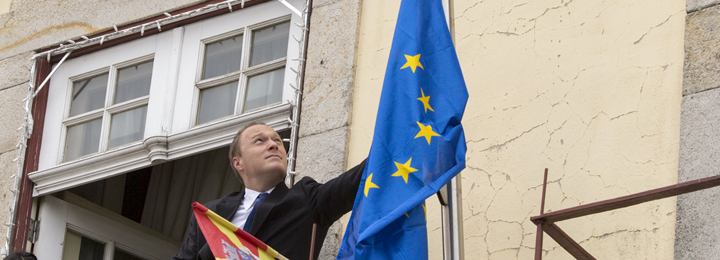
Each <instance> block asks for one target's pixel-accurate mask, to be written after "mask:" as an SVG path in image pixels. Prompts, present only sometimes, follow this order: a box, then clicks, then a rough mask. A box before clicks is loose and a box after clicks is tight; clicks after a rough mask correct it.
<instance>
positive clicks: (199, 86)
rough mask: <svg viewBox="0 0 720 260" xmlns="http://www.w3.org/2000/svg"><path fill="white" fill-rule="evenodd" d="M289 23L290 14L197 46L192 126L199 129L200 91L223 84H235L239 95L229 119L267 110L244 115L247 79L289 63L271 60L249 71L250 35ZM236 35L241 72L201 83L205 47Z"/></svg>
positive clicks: (289, 38) (252, 25)
mask: <svg viewBox="0 0 720 260" xmlns="http://www.w3.org/2000/svg"><path fill="white" fill-rule="evenodd" d="M290 19H291V16H290V14H288V15H284V16H280V17H276V18H273V19H270V20H267V21H262V22H259V23H256V24H251V25H248V26H246V27H244V28H240V29H236V30H232V31H229V32H226V33H222V34H219V35H215V36H211V37H208V38H205V39H201V40H200V46H199V47H200V48H199V50H198V60H197V64H198V66H195V68H196V72H195V91H194V93H193V103H192V117H191V118H190V125H191V126H195V125H198V124H197V118H198V113H199V111H200V109H199V105H200V91H202V90H205V89H209V88H212V87H216V86H220V85H222V84H227V83H230V82H233V81H237V82H238V91H237V95H236V96H235V100H236V102H235V107H234V109H233V115H232V116H237V115H240V114H241V113H243V112H250V111H253V110H260V109H262V108H264V107H268V106H264V107H261V108H257V109H252V110H250V111H244V107H245V91H246V89H247V83H248V79H249V78H250V77H252V76H256V75H260V74H262V73H265V72H269V71H272V70H275V69H279V68H282V67H285V66H286V64H287V61H288V59H287V56H285V57H283V58H279V59H275V60H271V61H268V62H265V63H262V64H258V65H255V66H252V67H250V56H251V55H250V54H251V52H252V40H253V39H252V34H253V31H255V30H258V29H263V28H265V27H268V26H272V25H275V24H280V23H284V22H290ZM291 29H292V24H291ZM239 35H242V36H243V43H242V49H243V50H242V53H243V55H242V58H241V59H242V61H241V62H240V68H239V69H238V71H236V72H232V73H229V74H225V75H220V76H217V77H213V78H209V79H202V74H203V65H204V64H203V62H204V60H205V49H206V48H205V47H206V46H207V44H209V43H213V42H216V41H219V40H223V39H227V38H230V37H234V36H239ZM291 40H292V37H291V36H290V35H288V41H291ZM288 49H289V46H288ZM289 54H290V52H288V53H286V55H289ZM285 68H287V67H285ZM286 76H288V75H287V70H286ZM293 80H294V79H293ZM289 82H292V81H288V79H287V78H286V79H285V83H283V84H285V85H287V83H289ZM283 92H284V93H285V92H286V91H283ZM287 99H289V98H285V99H283V100H287ZM282 102H283V101H281V103H282ZM270 106H272V105H270ZM217 120H218V119H214V120H211V121H210V122H208V123H211V122H214V121H217ZM204 124H207V123H204Z"/></svg>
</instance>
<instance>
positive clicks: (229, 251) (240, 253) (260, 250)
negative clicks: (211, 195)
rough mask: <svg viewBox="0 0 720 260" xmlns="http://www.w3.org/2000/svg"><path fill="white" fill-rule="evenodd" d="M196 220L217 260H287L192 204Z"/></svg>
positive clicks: (205, 209)
mask: <svg viewBox="0 0 720 260" xmlns="http://www.w3.org/2000/svg"><path fill="white" fill-rule="evenodd" d="M192 206H193V212H194V213H195V219H197V223H198V226H200V230H201V231H202V233H203V235H205V239H206V240H207V243H208V246H209V247H210V250H211V251H212V253H213V255H214V256H215V259H217V260H226V259H227V260H273V259H280V260H287V258H285V257H284V256H282V255H281V254H279V253H278V252H277V251H275V249H272V248H271V247H269V246H268V245H267V244H265V243H263V242H262V241H260V240H259V239H257V238H255V237H254V236H252V235H250V234H248V233H247V232H245V230H242V229H240V228H238V227H236V226H235V225H233V224H232V223H230V221H228V220H227V219H224V218H223V217H221V216H219V215H218V214H216V213H215V212H212V210H209V209H208V208H206V207H205V206H203V205H202V204H200V203H197V202H194V203H193V204H192Z"/></svg>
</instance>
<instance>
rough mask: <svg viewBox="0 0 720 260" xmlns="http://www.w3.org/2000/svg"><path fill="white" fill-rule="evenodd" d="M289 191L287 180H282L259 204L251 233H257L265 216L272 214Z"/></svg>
mask: <svg viewBox="0 0 720 260" xmlns="http://www.w3.org/2000/svg"><path fill="white" fill-rule="evenodd" d="M288 191H289V189H288V187H287V186H285V182H281V183H280V184H278V185H277V186H275V189H274V190H273V191H272V192H271V193H270V194H269V195H268V196H267V197H266V198H265V199H264V200H262V201H261V202H260V204H259V205H257V207H258V208H257V210H256V211H255V220H253V223H252V226H251V227H250V234H252V235H256V234H257V232H258V230H259V229H260V226H262V223H263V222H265V218H267V216H268V215H269V214H270V210H272V209H273V208H274V207H275V205H277V204H279V203H280V201H282V199H283V198H284V197H285V194H287V193H288Z"/></svg>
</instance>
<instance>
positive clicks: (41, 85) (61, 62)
mask: <svg viewBox="0 0 720 260" xmlns="http://www.w3.org/2000/svg"><path fill="white" fill-rule="evenodd" d="M71 53H72V51H69V52H67V53H65V56H63V57H62V59H61V60H60V62H58V64H57V65H55V68H53V69H52V71H50V74H48V76H47V77H45V79H44V80H43V82H42V83H40V86H39V87H38V88H37V90H35V93H34V94H33V95H32V97H33V98H35V96H37V94H38V93H40V90H42V88H43V87H44V86H45V84H47V82H48V80H50V77H52V75H53V74H55V71H56V70H57V69H58V68H60V65H62V64H63V62H65V59H67V57H68V56H70V54H71Z"/></svg>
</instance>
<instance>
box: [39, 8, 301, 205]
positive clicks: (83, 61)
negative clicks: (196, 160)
mask: <svg viewBox="0 0 720 260" xmlns="http://www.w3.org/2000/svg"><path fill="white" fill-rule="evenodd" d="M289 2H290V3H291V4H293V5H294V6H296V7H300V6H302V5H303V3H304V2H302V1H300V0H293V1H289ZM301 19H302V18H301V17H298V16H297V15H291V11H290V10H289V9H288V8H287V7H285V6H284V5H283V4H282V3H279V2H277V1H270V2H265V3H262V4H258V5H255V6H252V7H249V8H247V9H242V10H235V11H233V12H231V13H228V14H224V15H219V16H215V17H212V18H208V19H204V20H201V21H198V22H195V23H192V24H187V25H184V26H182V27H177V28H174V29H173V30H168V31H162V32H161V33H158V34H155V35H151V36H146V37H142V38H140V39H137V40H133V41H131V42H127V43H123V44H120V45H117V46H113V47H109V48H107V49H103V50H100V51H96V52H93V53H90V54H86V55H83V56H80V57H77V58H73V59H68V60H66V61H65V62H64V63H63V64H62V66H60V67H59V68H58V69H57V71H56V72H55V73H54V74H53V76H52V79H51V81H50V85H49V86H48V87H49V93H48V96H49V98H48V103H47V110H46V111H47V112H46V117H45V124H44V126H45V127H44V133H43V136H42V147H41V151H40V158H39V163H38V171H36V172H33V173H30V174H29V177H30V179H31V180H32V181H33V182H34V183H35V184H36V185H35V188H34V191H33V196H35V197H37V196H42V195H46V194H50V193H53V192H57V191H62V190H65V189H68V188H72V187H75V186H79V185H83V184H86V183H90V182H93V181H97V180H101V179H105V178H109V177H112V176H116V175H119V174H123V173H127V172H130V171H133V170H136V169H140V168H144V167H148V166H151V165H153V164H157V163H160V162H163V161H167V160H174V159H177V158H181V157H185V156H189V155H192V154H197V153H200V152H203V151H207V150H211V149H216V148H219V147H221V146H225V145H229V144H230V142H231V141H232V137H233V136H234V135H235V133H236V132H237V131H238V130H239V129H240V128H242V127H243V126H244V125H245V124H248V123H250V122H255V121H261V122H264V123H266V124H268V125H269V126H270V127H273V128H274V129H275V130H277V131H280V130H285V129H289V127H290V123H289V122H290V121H289V118H290V116H291V112H292V106H291V105H290V103H289V100H291V99H292V97H293V95H294V91H293V89H292V88H291V87H290V86H289V83H292V82H294V81H295V78H296V74H295V73H294V72H293V71H292V70H291V69H290V68H296V67H297V65H298V61H296V60H293V58H295V57H298V56H299V53H298V43H297V42H296V41H295V40H294V37H293V36H295V38H300V36H301V35H302V33H303V32H302V29H301V28H299V27H298V26H295V24H301V23H302V21H301ZM286 20H289V21H290V24H291V26H290V32H289V37H288V50H287V54H286V56H285V58H283V59H278V60H275V61H270V62H269V63H272V67H273V68H278V67H282V66H284V67H285V78H284V83H283V94H282V101H281V103H279V104H275V105H270V106H266V107H262V108H259V109H256V110H252V111H247V112H245V113H243V114H239V115H238V114H237V113H236V115H234V116H230V117H226V118H221V119H218V120H213V121H211V122H208V123H204V124H201V125H195V120H196V117H197V104H196V103H197V102H198V101H199V89H198V88H197V87H196V82H197V81H196V79H199V76H198V71H200V70H201V69H202V68H201V67H200V66H201V62H202V56H200V55H201V54H202V49H204V44H203V40H206V39H211V38H212V37H214V36H219V35H223V34H226V33H232V32H237V31H238V30H243V31H244V33H247V31H248V30H252V29H254V28H262V27H264V26H268V25H271V24H274V23H278V21H286ZM245 36H251V34H246V35H245ZM249 38H250V37H243V39H244V40H245V39H248V40H249ZM244 48H245V47H244ZM148 57H152V59H153V62H154V64H153V75H152V82H151V88H150V94H149V97H148V99H147V104H148V108H147V117H146V123H145V132H144V137H143V140H142V141H141V142H134V143H130V144H126V145H122V146H120V147H116V148H113V149H110V150H107V151H102V150H101V151H100V152H98V153H96V154H92V155H88V156H84V157H81V158H78V159H76V160H73V161H69V162H62V156H63V155H62V154H63V153H64V148H63V147H64V144H65V143H64V141H65V138H66V137H65V135H66V130H64V128H66V123H73V122H75V121H72V120H68V121H64V119H65V115H67V114H66V113H67V112H66V110H67V109H69V108H68V107H69V103H68V101H67V100H69V99H68V97H67V93H68V91H71V90H68V88H70V89H72V84H69V83H68V82H71V81H70V80H71V79H77V77H78V76H83V75H85V76H87V75H88V74H85V73H88V72H98V70H101V69H105V70H109V67H110V66H112V65H114V64H126V63H124V62H129V61H132V60H135V61H136V60H137V59H142V58H148ZM276 66H277V67H276ZM254 67H259V66H254ZM259 72H260V71H254V70H253V69H248V70H247V71H246V73H249V74H252V75H254V74H255V73H259ZM249 74H248V75H249ZM244 81H246V79H245V80H244ZM243 86H244V84H243ZM238 87H239V88H241V85H240V84H239V85H238ZM243 91H244V89H243ZM109 94H110V93H108V95H109ZM242 100H243V98H242V97H241V98H239V99H238V100H237V101H238V103H240V102H241V101H242ZM135 101H137V100H133V101H131V102H130V103H132V104H133V105H137V104H136V103H133V102H135ZM137 102H140V101H137ZM142 102H144V101H142ZM130 103H128V104H130ZM124 104H125V103H123V105H124ZM240 105H241V104H237V105H236V106H238V107H240V108H241V106H240ZM236 111H239V109H236ZM107 126H109V123H107ZM107 126H106V125H105V124H104V127H107ZM103 130H105V129H103ZM101 140H102V139H101ZM101 142H107V140H103V141H101Z"/></svg>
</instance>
